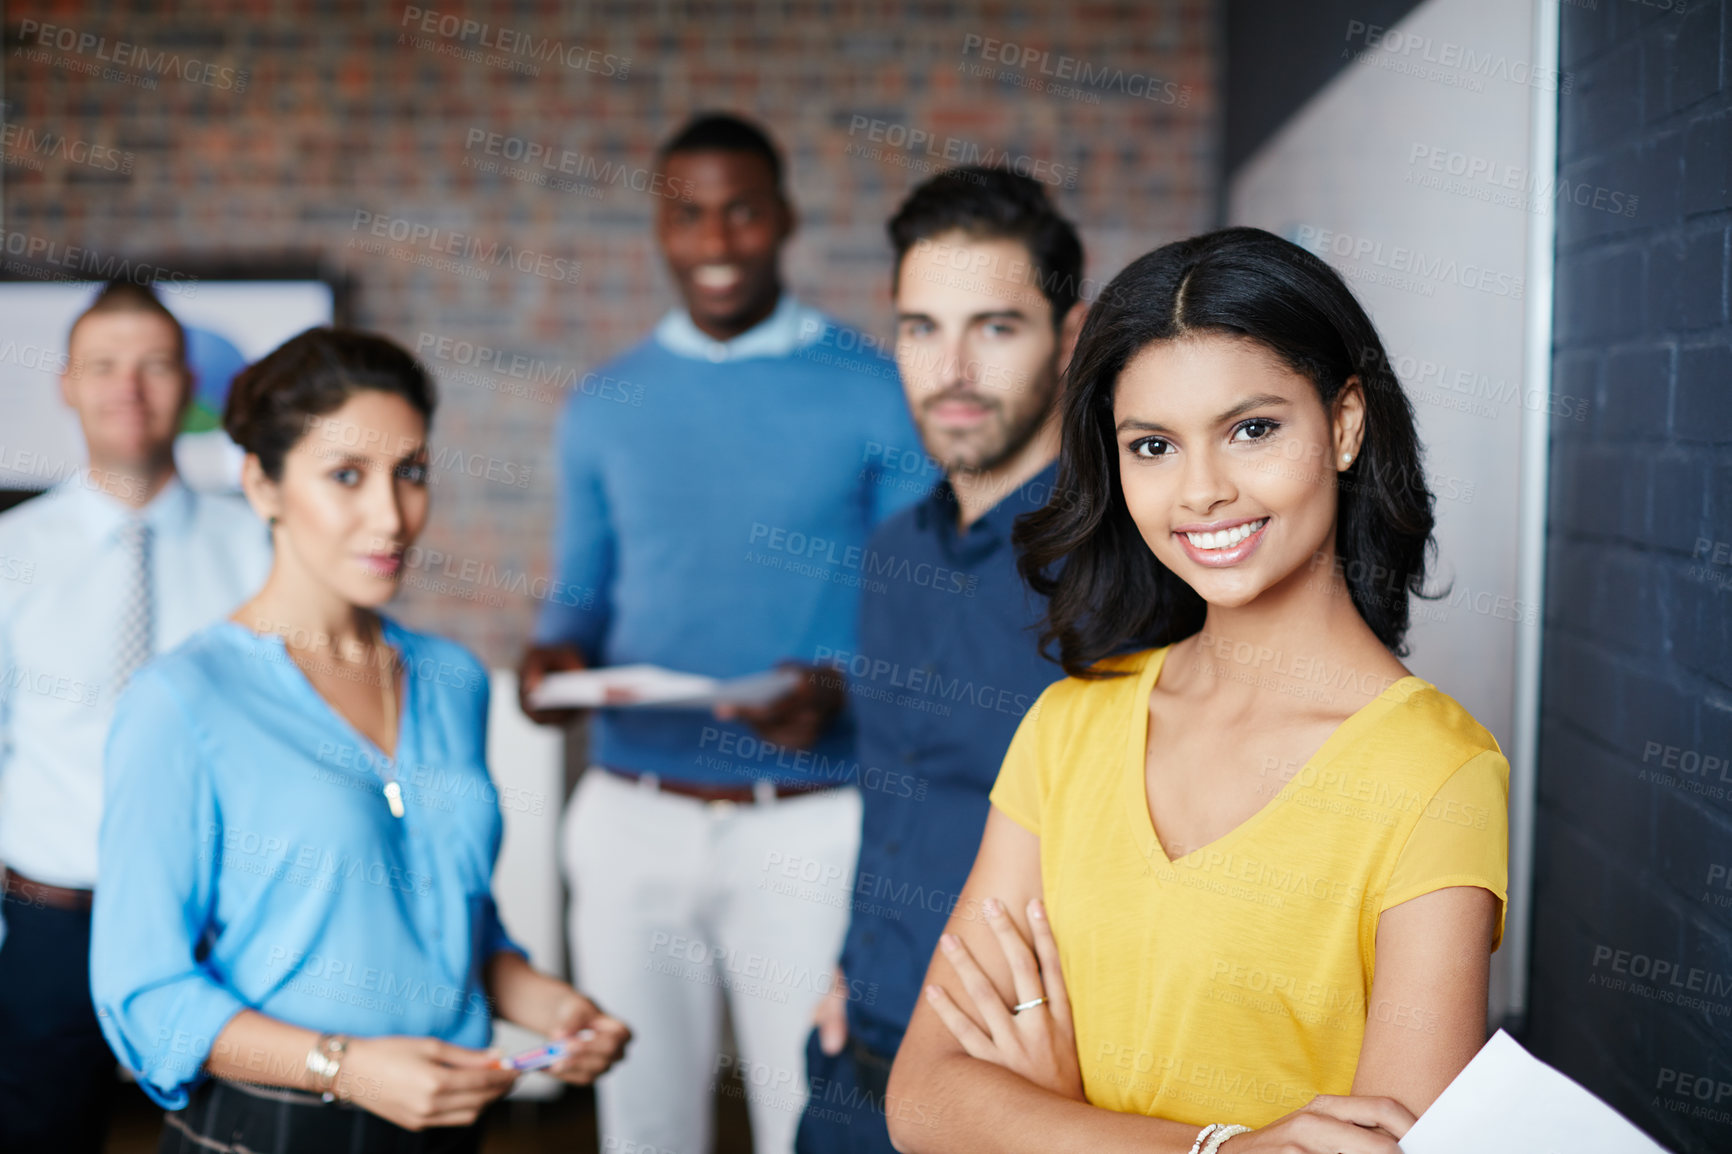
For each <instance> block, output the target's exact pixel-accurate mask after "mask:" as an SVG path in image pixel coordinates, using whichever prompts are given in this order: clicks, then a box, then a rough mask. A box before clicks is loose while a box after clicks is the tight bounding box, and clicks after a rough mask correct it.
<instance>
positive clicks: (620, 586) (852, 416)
mask: <svg viewBox="0 0 1732 1154" xmlns="http://www.w3.org/2000/svg"><path fill="white" fill-rule="evenodd" d="M659 165H660V170H661V176H662V177H663V186H664V187H665V188H666V189H668V190H669V192H670V193H671V195H668V196H665V197H663V198H662V199H661V200H659V201H658V202H657V211H656V238H657V241H658V243H659V245H660V247H661V250H662V254H663V257H664V259H665V261H666V263H667V268H668V271H669V273H670V274H671V276H672V279H673V281H674V284H675V286H676V287H677V289H678V292H679V295H680V298H681V300H682V304H683V307H681V308H677V309H675V310H673V311H672V312H670V313H668V314H667V315H666V316H665V317H663V318H662V320H661V322H660V323H659V324H658V325H657V326H656V328H655V330H654V332H653V333H652V334H651V335H650V336H649V337H648V338H646V339H645V340H643V341H641V342H640V343H639V344H637V345H636V346H634V347H632V348H631V349H628V350H627V351H626V352H624V353H623V354H621V355H620V356H618V357H616V358H615V359H614V360H612V361H610V362H609V363H608V364H606V365H604V366H603V367H601V368H600V369H599V370H597V373H596V375H597V376H598V377H600V378H601V379H602V380H604V381H610V380H611V381H613V382H617V383H619V385H620V387H617V388H608V389H602V388H597V389H595V390H593V391H587V390H586V391H585V392H581V393H577V394H574V395H573V396H572V398H571V400H570V403H569V404H568V405H567V407H566V409H565V410H564V413H563V415H562V417H561V419H560V423H559V427H558V430H557V433H556V437H557V456H558V462H559V470H560V479H559V493H558V498H559V504H558V520H557V524H556V527H555V532H554V542H553V549H554V564H555V569H556V572H555V578H556V580H555V582H554V583H553V585H552V586H551V592H550V594H549V596H548V598H547V600H546V602H545V603H544V606H543V610H542V613H541V615H540V618H539V620H538V622H537V625H536V630H535V638H534V644H533V645H532V647H531V648H530V650H529V651H528V653H527V654H526V655H525V657H524V660H523V663H522V667H521V670H520V685H521V686H522V690H523V692H524V693H525V694H526V695H527V694H528V693H530V692H531V691H532V690H533V689H534V688H535V686H536V685H538V684H539V683H540V681H541V679H542V678H543V677H544V676H545V675H546V674H547V673H549V672H552V671H555V670H562V669H575V668H582V667H584V666H601V665H624V664H631V663H636V662H649V663H654V664H657V665H662V666H666V667H669V668H672V669H677V670H682V671H686V672H692V673H700V674H707V675H711V676H717V677H730V676H738V675H743V674H749V673H756V672H759V671H762V670H766V669H769V668H771V667H773V666H776V665H782V664H787V663H789V662H795V661H799V660H802V659H803V660H804V661H805V662H806V663H807V664H806V665H804V666H801V667H800V669H799V681H798V684H797V685H796V687H795V688H794V689H793V690H792V691H791V692H789V693H788V694H787V695H786V696H785V697H783V698H782V699H781V700H778V701H776V702H774V703H772V704H770V705H768V706H765V707H761V708H753V709H720V710H717V711H715V712H714V713H711V712H704V711H698V710H685V711H681V710H669V709H647V708H641V709H621V708H615V709H603V710H599V711H598V712H597V713H596V716H595V718H594V725H593V727H592V730H591V741H590V750H589V755H590V766H591V768H590V769H589V770H588V772H586V773H585V774H584V775H583V778H582V780H581V782H580V783H579V785H578V788H577V790H576V792H575V793H574V795H573V797H572V800H571V803H570V807H569V809H568V810H567V814H566V818H565V826H564V834H563V846H564V859H565V867H566V870H567V873H568V876H569V878H570V880H571V888H572V909H571V935H572V956H573V958H574V959H575V963H576V969H577V971H578V973H579V974H580V975H581V980H582V981H583V983H584V985H585V989H586V990H587V991H589V992H590V993H591V994H592V995H593V996H594V997H595V998H596V1000H597V1001H598V1002H599V1003H600V1004H601V1005H604V1006H606V1007H607V1008H608V1010H609V1012H610V1013H615V1014H618V1015H620V1016H621V1017H622V1018H623V1019H624V1020H626V1021H629V1022H631V1024H632V1030H633V1035H634V1036H633V1041H632V1050H631V1058H630V1060H629V1061H627V1062H625V1063H623V1064H622V1065H621V1066H620V1067H619V1068H618V1069H617V1070H615V1071H614V1072H613V1073H612V1074H610V1075H609V1076H608V1077H607V1078H605V1079H603V1080H602V1081H601V1082H600V1083H599V1084H598V1086H597V1096H598V1106H599V1114H600V1124H601V1137H602V1149H603V1150H606V1151H614V1152H617V1154H630V1152H634V1151H636V1152H644V1154H665V1152H669V1151H671V1152H673V1154H704V1152H705V1151H707V1150H708V1149H709V1147H710V1129H711V1124H710V1120H711V1117H712V1113H713V1105H712V1102H711V1091H712V1090H714V1089H715V1088H717V1087H724V1088H727V1087H732V1086H734V1085H735V1082H734V1080H733V1075H734V1074H735V1073H738V1074H739V1075H740V1076H741V1079H742V1081H743V1084H744V1087H745V1094H746V1098H747V1104H748V1108H749V1111H750V1115H751V1122H752V1130H753V1134H754V1140H755V1146H756V1149H757V1151H758V1154H787V1151H789V1150H790V1149H791V1148H792V1145H793V1134H794V1129H795V1125H796V1123H797V1121H798V1118H799V1114H800V1111H801V1109H802V1108H803V1106H804V1093H805V1085H804V1078H803V1070H804V1061H803V1059H802V1041H803V1038H804V1035H805V1033H806V1030H807V1028H808V1026H809V1023H810V1020H811V1014H812V1012H813V1008H814V1007H815V1006H816V1005H817V1003H818V1001H819V1000H820V999H821V998H822V997H823V996H825V995H826V994H827V993H829V991H830V981H831V974H832V963H833V962H834V960H835V957H836V953H837V951H838V950H839V948H840V946H841V942H842V934H843V931H844V928H845V927H846V924H847V907H848V893H849V889H850V886H851V884H852V878H853V870H854V859H855V854H856V851H857V849H858V845H859V831H860V796H859V789H858V786H859V779H860V768H859V763H858V761H857V760H856V758H855V756H854V735H853V726H852V721H851V717H850V714H849V712H848V711H846V710H844V708H843V704H844V697H843V695H842V693H841V692H840V689H839V680H838V679H837V678H836V677H835V675H834V673H833V672H830V671H826V670H821V669H819V668H817V667H815V665H814V664H813V663H812V655H813V654H814V653H817V652H820V651H824V650H827V649H852V648H853V646H854V625H855V618H856V614H857V611H858V601H859V589H860V588H861V587H862V586H864V585H865V584H866V583H867V582H868V581H869V580H872V578H871V576H870V575H869V574H868V573H867V572H866V570H865V561H864V545H865V542H866V539H867V536H868V535H869V533H870V532H871V530H872V529H873V527H874V526H875V525H877V524H878V523H879V522H880V521H882V520H883V519H884V518H886V517H887V516H889V515H890V514H892V513H894V512H896V511H897V510H898V509H900V508H902V507H904V506H906V505H908V504H909V503H911V502H912V501H914V500H916V499H918V498H919V497H920V496H921V490H920V486H919V485H918V484H915V485H892V484H886V483H884V478H883V472H884V462H885V461H886V460H892V461H899V460H901V459H902V458H903V457H904V456H905V455H907V454H910V453H913V454H916V455H918V453H919V438H918V434H917V433H916V432H915V430H914V428H913V426H912V424H911V423H910V421H909V418H908V414H907V411H906V409H905V408H904V406H903V404H902V397H901V393H900V391H899V389H898V388H897V380H896V372H895V366H894V364H893V363H892V362H891V361H890V360H889V358H888V357H886V356H884V355H882V354H875V353H874V352H873V351H871V345H872V342H871V341H870V340H868V339H867V338H864V337H862V335H861V334H859V333H857V332H855V331H854V330H852V329H848V328H845V327H843V326H841V325H839V324H838V323H836V322H835V321H833V320H831V319H830V318H828V317H826V316H824V315H823V314H821V313H819V312H817V311H816V310H814V309H812V308H810V307H808V306H806V305H804V304H802V303H800V302H799V301H798V300H796V299H795V298H794V297H793V296H791V295H789V294H788V293H786V292H785V291H784V289H783V287H782V278H781V273H780V268H779V258H780V254H781V250H782V248H783V246H784V245H785V244H786V242H787V240H788V238H789V236H790V235H791V234H792V232H793V229H794V212H793V208H792V206H791V205H790V204H789V202H788V199H787V197H786V195H785V194H784V192H783V188H782V163H781V158H780V156H779V155H778V153H777V151H776V149H775V147H774V146H773V145H772V144H771V143H770V141H769V140H768V138H767V137H765V136H764V134H763V133H762V132H761V131H759V130H758V129H757V128H756V127H754V126H752V125H750V124H748V123H746V122H744V121H741V120H739V119H736V118H734V117H731V116H722V115H709V116H702V117H699V118H697V119H696V120H694V121H692V122H691V123H690V124H688V125H687V126H686V127H685V128H683V129H682V130H681V131H680V132H679V133H678V134H676V135H675V136H674V137H673V139H672V140H671V141H670V142H669V143H667V144H666V145H665V146H664V147H663V148H662V151H661V153H660V157H659ZM525 708H526V709H528V706H527V702H526V704H525ZM529 712H530V715H531V716H532V717H535V718H536V719H537V720H540V721H546V722H550V723H562V722H565V721H568V720H570V715H569V714H556V713H546V712H538V711H535V710H529ZM854 993H855V996H857V997H860V998H866V997H870V996H871V993H872V992H871V991H870V990H868V989H865V988H862V989H861V990H859V991H855V992H854ZM723 998H726V999H727V1005H728V1009H729V1011H730V1015H731V1020H732V1022H733V1028H734V1033H735V1035H736V1037H737V1039H738V1042H739V1047H740V1056H739V1058H738V1059H737V1060H736V1059H734V1058H732V1057H723V1056H719V1048H720V1036H719V1035H720V1030H721V1021H722V1000H723Z"/></svg>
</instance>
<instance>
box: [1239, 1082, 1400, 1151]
mask: <svg viewBox="0 0 1732 1154" xmlns="http://www.w3.org/2000/svg"><path fill="white" fill-rule="evenodd" d="M1413 1123H1414V1117H1413V1113H1412V1111H1410V1110H1408V1108H1407V1107H1406V1106H1403V1105H1402V1104H1401V1103H1400V1102H1397V1101H1396V1100H1395V1099H1394V1098H1372V1097H1366V1096H1363V1095H1355V1096H1352V1097H1338V1096H1336V1095H1333V1094H1319V1095H1318V1096H1317V1097H1315V1098H1313V1099H1311V1101H1309V1102H1307V1103H1306V1104H1305V1105H1304V1106H1302V1107H1300V1108H1299V1109H1297V1110H1295V1111H1293V1113H1291V1114H1289V1115H1287V1116H1286V1117H1285V1118H1278V1119H1276V1120H1275V1121H1273V1122H1271V1123H1269V1124H1268V1125H1267V1126H1265V1127H1263V1128H1262V1129H1261V1130H1253V1131H1251V1132H1250V1133H1249V1134H1238V1135H1235V1136H1234V1137H1232V1138H1229V1139H1227V1140H1226V1141H1225V1142H1223V1143H1221V1149H1220V1154H1401V1147H1400V1146H1398V1145H1396V1143H1397V1141H1399V1140H1400V1139H1401V1137H1402V1136H1403V1135H1405V1134H1406V1133H1407V1129H1408V1127H1409V1126H1412V1125H1413Z"/></svg>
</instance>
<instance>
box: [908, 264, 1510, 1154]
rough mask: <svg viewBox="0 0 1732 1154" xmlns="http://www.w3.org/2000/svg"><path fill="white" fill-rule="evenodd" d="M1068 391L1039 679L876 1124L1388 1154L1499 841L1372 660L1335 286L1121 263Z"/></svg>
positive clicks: (1474, 769) (1464, 1028) (1478, 936)
mask: <svg viewBox="0 0 1732 1154" xmlns="http://www.w3.org/2000/svg"><path fill="white" fill-rule="evenodd" d="M1065 387H1066V394H1065V402H1064V415H1063V420H1064V429H1063V438H1064V448H1063V451H1062V455H1061V458H1060V474H1059V484H1058V486H1057V487H1058V488H1059V489H1062V490H1063V491H1065V492H1067V493H1069V494H1070V495H1071V499H1068V500H1065V501H1062V502H1053V503H1052V504H1050V505H1049V506H1048V507H1047V508H1046V509H1044V510H1042V511H1040V512H1039V513H1036V514H1033V515H1031V516H1030V517H1029V518H1027V519H1026V520H1025V522H1024V523H1023V524H1022V525H1021V526H1019V529H1018V541H1019V544H1021V545H1022V547H1023V549H1024V556H1023V561H1022V563H1023V570H1024V574H1025V576H1027V577H1028V579H1029V580H1030V583H1031V584H1032V585H1033V586H1034V587H1035V588H1036V589H1037V590H1038V591H1040V592H1042V593H1045V594H1046V595H1047V596H1048V599H1049V617H1048V624H1047V631H1046V636H1045V638H1044V640H1045V641H1046V642H1047V643H1049V644H1052V645H1055V646H1056V648H1057V650H1058V655H1059V657H1060V659H1061V661H1062V662H1063V664H1064V666H1065V670H1066V672H1067V673H1069V674H1070V675H1071V676H1070V677H1069V678H1068V679H1067V680H1065V681H1061V682H1059V683H1057V684H1055V685H1053V686H1052V687H1051V688H1049V689H1048V690H1047V691H1046V692H1045V693H1044V694H1043V695H1042V697H1041V699H1040V701H1039V702H1038V703H1037V704H1036V705H1035V706H1034V708H1032V709H1031V710H1030V711H1029V713H1028V715H1027V716H1026V717H1025V719H1024V720H1023V723H1022V725H1021V727H1020V729H1019V730H1018V732H1017V735H1016V738H1015V740H1014V741H1013V742H1012V744H1011V747H1010V750H1009V752H1008V753H1007V754H1006V756H1005V760H1004V764H1003V767H1002V769H1001V771H1000V774H999V779H998V784H997V786H996V787H995V789H994V790H993V793H992V802H993V806H992V810H991V812H990V814H989V816H988V819H987V824H986V830H985V833H984V836H983V838H982V840H981V845H980V850H979V854H978V856H977V858H976V861H975V866H974V871H973V873H972V874H971V875H970V878H969V881H968V884H967V886H966V887H965V888H964V891H963V894H962V900H961V901H960V902H959V903H958V905H957V909H956V913H955V914H954V915H953V916H952V918H951V921H950V925H949V927H948V929H947V932H946V934H945V937H944V939H943V940H942V941H941V943H940V948H939V950H938V952H937V953H936V954H935V956H934V959H933V963H932V967H931V969H930V971H929V974H928V981H929V986H928V990H927V998H926V999H925V1001H924V1002H923V1004H922V1005H921V1006H920V1007H919V1008H918V1009H917V1010H916V1011H915V1015H914V1019H913V1021H912V1022H911V1023H910V1027H909V1031H908V1035H907V1040H906V1041H905V1042H904V1044H903V1047H902V1050H901V1052H900V1054H899V1055H898V1057H897V1061H896V1066H895V1068H894V1070H893V1072H892V1075H891V1083H890V1094H889V1101H887V1103H886V1106H885V1110H886V1114H887V1116H888V1118H889V1120H890V1129H891V1136H892V1138H893V1139H894V1140H895V1142H896V1144H897V1147H898V1148H899V1149H901V1150H904V1151H925V1150H943V1151H946V1152H956V1151H968V1150H982V1151H988V1150H990V1151H993V1152H994V1154H1000V1152H1014V1151H1019V1150H1028V1151H1041V1152H1042V1154H1045V1152H1046V1151H1050V1150H1054V1149H1065V1148H1071V1147H1076V1148H1079V1149H1080V1148H1087V1149H1089V1150H1090V1151H1091V1152H1093V1154H1104V1152H1110V1151H1115V1150H1120V1149H1122V1150H1126V1151H1130V1150H1135V1151H1138V1152H1139V1154H1165V1152H1168V1151H1170V1152H1172V1154H1186V1152H1187V1151H1190V1152H1208V1154H1215V1152H1217V1151H1225V1152H1226V1154H1258V1152H1268V1151H1284V1152H1291V1151H1303V1152H1306V1154H1338V1152H1340V1154H1396V1152H1397V1151H1398V1149H1399V1148H1398V1146H1397V1144H1396V1143H1397V1140H1398V1139H1399V1138H1400V1137H1401V1136H1402V1135H1403V1134H1405V1133H1406V1131H1407V1128H1408V1127H1409V1126H1410V1125H1411V1124H1412V1122H1413V1120H1414V1118H1415V1116H1417V1115H1418V1114H1419V1113H1420V1112H1422V1111H1423V1110H1424V1109H1425V1107H1426V1106H1428V1105H1429V1104H1430V1103H1431V1101H1432V1100H1433V1099H1434V1098H1436V1096H1437V1095H1438V1093H1440V1092H1441V1091H1442V1089H1443V1087H1444V1086H1445V1085H1447V1084H1448V1083H1449V1081H1450V1079H1451V1078H1453V1077H1454V1076H1455V1074H1456V1073H1457V1072H1459V1071H1460V1069H1461V1067H1462V1066H1463V1065H1465V1064H1466V1063H1467V1061H1468V1059H1469V1058H1471V1057H1472V1056H1473V1054H1474V1053H1475V1051H1477V1050H1478V1048H1479V1046H1480V1045H1481V1044H1482V1043H1483V1041H1484V1040H1485V1000H1486V987H1487V984H1488V980H1489V969H1490V961H1489V959H1490V954H1491V952H1492V951H1493V950H1494V949H1495V948H1496V947H1497V944H1498V942H1499V940H1500V939H1501V936H1502V925H1503V910H1504V900H1505V896H1506V895H1505V890H1506V874H1507V840H1508V838H1507V800H1508V779H1509V767H1508V764H1507V762H1506V761H1505V759H1504V757H1503V754H1502V753H1501V752H1500V751H1499V749H1498V746H1497V742H1496V741H1495V740H1494V739H1493V738H1492V736H1491V734H1489V733H1488V732H1487V731H1486V730H1485V729H1484V728H1483V727H1482V726H1480V725H1479V724H1478V723H1477V722H1475V721H1474V719H1473V718H1472V717H1471V716H1470V715H1469V714H1468V713H1467V712H1466V710H1464V709H1463V708H1462V707H1461V706H1460V705H1458V704H1457V703H1456V702H1455V701H1454V700H1453V699H1451V698H1450V697H1449V696H1447V695H1446V694H1445V693H1443V692H1441V691H1440V690H1439V689H1437V688H1436V687H1435V686H1433V685H1431V684H1430V683H1428V682H1426V681H1424V680H1423V679H1421V678H1419V677H1416V676H1413V675H1412V674H1411V673H1410V672H1409V671H1408V670H1407V669H1406V668H1405V667H1404V666H1403V665H1402V664H1401V662H1400V660H1399V659H1398V655H1400V654H1402V653H1404V652H1405V647H1404V638H1405V634H1406V631H1407V624H1408V598H1409V596H1410V595H1412V594H1414V593H1417V592H1419V591H1420V590H1421V589H1422V588H1423V584H1424V575H1425V560H1426V552H1427V549H1428V548H1429V547H1430V545H1431V529H1432V497H1431V494H1430V493H1429V492H1428V491H1427V489H1426V487H1425V479H1424V472H1423V469H1422V467H1421V464H1420V449H1419V444H1418V440H1417V437H1416V435H1415V432H1414V425H1413V415H1412V410H1411V408H1410V407H1409V405H1408V402H1407V400H1406V398H1405V397H1404V396H1403V394H1402V392H1401V388H1400V385H1399V383H1398V382H1397V381H1396V380H1395V378H1394V376H1393V375H1392V374H1391V373H1390V371H1389V369H1388V358H1387V357H1386V356H1385V354H1384V351H1383V348H1382V345H1381V343H1380V342H1379V340H1378V337H1377V334H1376V331H1375V329H1374V328H1373V327H1372V325H1371V322H1370V320H1369V318H1367V317H1366V315H1365V313H1364V311H1363V309H1361V308H1360V306H1359V304H1358V302H1357V301H1355V300H1354V298H1353V296H1352V294H1351V293H1350V292H1349V291H1348V289H1347V287H1346V286H1345V284H1344V283H1343V282H1342V281H1341V279H1340V277H1339V276H1337V275H1336V274H1335V273H1334V272H1333V271H1332V270H1331V269H1329V267H1328V266H1327V265H1325V264H1324V263H1323V262H1322V261H1320V260H1318V259H1316V258H1315V257H1313V256H1312V255H1311V254H1309V253H1306V252H1305V251H1303V250H1302V249H1299V248H1298V247H1296V246H1294V245H1291V244H1289V243H1287V242H1286V241H1282V240H1280V239H1279V238H1277V237H1274V236H1272V235H1270V234H1268V233H1265V232H1262V231H1260V230H1255V229H1228V230H1224V231H1222V232H1217V233H1212V234H1209V235H1207V236H1203V237H1198V238H1196V239H1194V240H1190V241H1184V242H1180V243H1178V244H1173V245H1168V246H1166V247H1165V248H1162V249H1158V250H1156V251H1155V252H1153V253H1150V254H1149V255H1147V256H1145V257H1142V258H1141V259H1139V260H1138V261H1136V262H1134V263H1133V264H1132V265H1131V266H1130V267H1129V268H1127V269H1126V270H1125V271H1124V272H1123V273H1121V274H1120V275H1119V276H1118V277H1117V278H1115V280H1114V281H1113V282H1112V284H1110V285H1109V286H1108V287H1107V288H1106V289H1105V290H1104V291H1103V292H1102V294H1101V298H1100V301H1099V302H1098V303H1097V304H1096V305H1095V306H1094V307H1093V309H1092V310H1091V312H1090V314H1089V318H1088V320H1087V322H1086V324H1085V326H1084V329H1083V332H1082V334H1081V336H1080V338H1079V341H1078V345H1077V351H1076V354H1075V358H1074V359H1073V361H1072V363H1071V368H1070V372H1069V374H1068V376H1067V379H1066V385H1065ZM1029 939H1032V942H1033V948H1032V950H1031V949H1030V947H1029V946H1028V945H1026V944H1024V943H1025V940H1029ZM1200 1127H1201V1128H1202V1129H1201V1130H1199V1128H1200Z"/></svg>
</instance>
